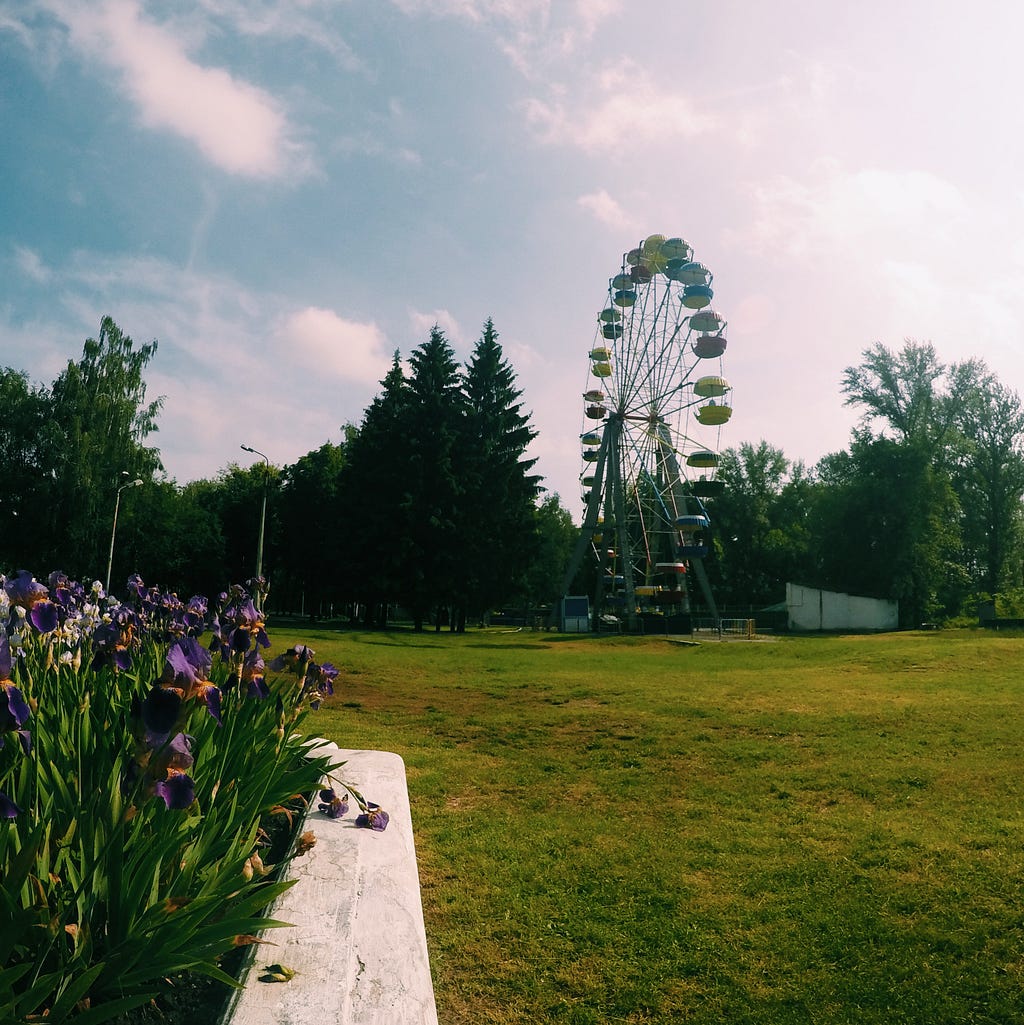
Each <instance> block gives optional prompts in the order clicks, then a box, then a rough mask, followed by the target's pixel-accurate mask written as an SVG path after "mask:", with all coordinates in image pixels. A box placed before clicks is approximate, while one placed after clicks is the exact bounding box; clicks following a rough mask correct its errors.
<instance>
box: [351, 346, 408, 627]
mask: <svg viewBox="0 0 1024 1025" xmlns="http://www.w3.org/2000/svg"><path fill="white" fill-rule="evenodd" d="M381 386H382V387H383V391H382V392H381V393H380V394H379V395H377V396H376V397H375V398H374V399H373V401H372V402H371V403H370V405H369V406H368V407H367V409H366V411H365V413H364V414H363V420H362V423H361V424H360V426H359V428H358V429H357V430H352V431H350V432H349V433H348V440H347V442H346V447H345V462H344V465H343V466H342V468H341V474H340V478H339V483H338V490H339V515H338V531H339V533H340V535H341V536H342V537H343V538H344V539H345V543H346V545H347V558H346V567H347V575H346V578H345V579H344V581H343V585H344V593H345V595H346V596H347V597H348V599H349V600H350V601H352V602H354V603H356V604H357V605H360V606H361V607H362V616H363V622H364V624H365V625H366V626H375V625H376V626H384V625H386V623H387V617H388V604H389V603H390V602H393V601H397V600H399V599H400V598H401V597H402V595H403V588H404V586H405V583H404V573H405V569H406V565H407V563H408V560H409V559H410V558H411V556H412V551H411V541H410V540H409V539H408V537H407V528H408V525H409V521H410V518H411V515H412V514H414V512H415V510H414V503H413V501H412V498H411V493H410V490H409V476H408V474H409V466H408V461H409V447H408V442H407V436H406V432H407V429H408V417H407V414H406V409H407V406H408V401H409V392H408V383H407V382H406V380H405V375H404V373H403V371H402V364H401V361H400V359H399V354H398V352H395V355H394V359H393V360H392V364H391V369H390V370H389V371H388V373H387V375H386V376H385V378H384V380H383V381H381Z"/></svg>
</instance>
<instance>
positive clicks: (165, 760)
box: [148, 733, 195, 776]
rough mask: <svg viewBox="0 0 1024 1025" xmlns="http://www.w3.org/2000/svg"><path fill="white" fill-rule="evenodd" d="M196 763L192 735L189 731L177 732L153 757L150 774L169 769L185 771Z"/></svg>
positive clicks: (157, 773)
mask: <svg viewBox="0 0 1024 1025" xmlns="http://www.w3.org/2000/svg"><path fill="white" fill-rule="evenodd" d="M194 764H195V758H194V757H193V755H192V737H190V736H189V735H188V734H187V733H176V734H175V735H174V736H173V737H171V739H170V741H168V742H167V743H166V744H164V745H163V746H162V747H161V748H160V749H159V750H158V751H157V752H156V753H155V756H154V757H153V758H152V759H151V761H150V763H149V765H148V769H149V772H150V775H152V776H159V775H161V774H166V772H167V770H168V769H176V770H177V771H179V772H185V771H186V770H187V769H190V768H192V766H193V765H194Z"/></svg>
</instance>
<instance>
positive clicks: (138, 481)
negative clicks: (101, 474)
mask: <svg viewBox="0 0 1024 1025" xmlns="http://www.w3.org/2000/svg"><path fill="white" fill-rule="evenodd" d="M121 476H122V477H127V476H128V471H127V470H122V471H121ZM141 483H142V478H141V477H136V478H135V480H130V481H127V482H126V483H124V484H122V485H121V486H120V487H119V488H118V489H117V498H115V499H114V525H113V526H112V527H111V528H110V557H109V558H108V559H107V586H106V588H105V590H106V592H107V594H109V593H110V571H111V570H112V569H113V568H114V537H115V536H116V534H117V510H118V509H119V508H120V507H121V492H122V491H124V489H125V488H137V487H138V486H139V485H140V484H141Z"/></svg>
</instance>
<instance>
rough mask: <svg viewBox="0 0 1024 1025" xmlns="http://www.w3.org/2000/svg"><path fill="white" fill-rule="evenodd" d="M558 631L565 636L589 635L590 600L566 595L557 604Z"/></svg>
mask: <svg viewBox="0 0 1024 1025" xmlns="http://www.w3.org/2000/svg"><path fill="white" fill-rule="evenodd" d="M558 629H559V630H561V631H562V633H567V634H585V633H590V598H589V597H588V596H587V595H585V594H574V595H568V594H567V595H566V596H565V597H564V598H562V599H561V600H560V601H559V603H558Z"/></svg>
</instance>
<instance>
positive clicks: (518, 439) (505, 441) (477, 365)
mask: <svg viewBox="0 0 1024 1025" xmlns="http://www.w3.org/2000/svg"><path fill="white" fill-rule="evenodd" d="M465 394H466V407H467V409H466V419H465V423H464V428H463V430H464V438H465V458H464V466H465V469H464V477H463V482H464V492H465V493H464V496H463V502H462V523H463V536H464V543H465V545H466V550H467V559H466V564H467V588H466V591H467V594H466V597H467V600H468V603H469V606H470V608H471V609H472V611H473V612H474V613H476V614H477V615H485V614H486V613H487V612H488V611H489V610H490V609H492V608H494V607H495V606H497V605H500V604H502V603H503V602H505V601H508V600H509V599H510V598H512V597H514V596H518V597H522V596H524V594H525V592H526V590H527V587H526V580H525V577H526V573H527V571H528V569H529V567H530V564H531V561H532V559H533V557H534V556H535V554H536V552H537V550H538V547H539V537H538V525H537V518H536V511H535V505H536V500H537V495H538V493H539V491H540V478H539V477H538V476H536V475H534V474H532V473H531V472H530V471H531V470H532V469H533V466H534V464H535V463H536V459H532V458H527V456H526V450H527V448H528V447H529V445H530V442H531V441H532V440H533V439H534V438H535V437H536V433H537V432H536V431H535V430H533V428H532V427H531V426H530V417H529V414H527V413H524V412H523V406H522V403H521V402H520V401H519V399H520V397H521V396H522V392H521V391H520V390H519V389H517V388H516V376H515V372H514V371H513V369H512V367H511V366H510V365H509V363H508V361H507V360H506V359H505V357H504V354H503V352H502V348H501V345H500V344H499V343H498V332H497V331H496V330H495V329H494V322H493V321H492V320H491V319H490V318H488V319H487V321H486V323H485V324H484V329H483V334H482V335H481V337H480V340H479V341H478V342H477V344H476V347H475V349H474V351H473V356H472V358H471V359H470V361H469V364H468V366H467V369H466V374H465Z"/></svg>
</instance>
